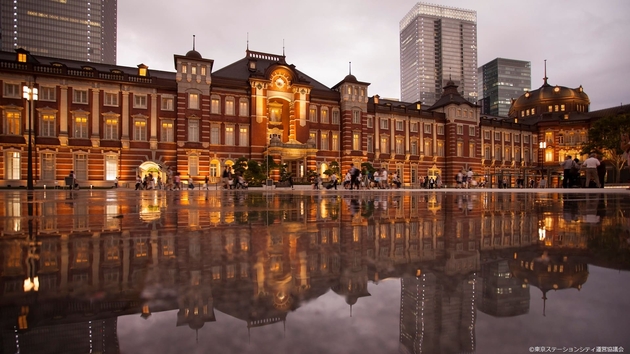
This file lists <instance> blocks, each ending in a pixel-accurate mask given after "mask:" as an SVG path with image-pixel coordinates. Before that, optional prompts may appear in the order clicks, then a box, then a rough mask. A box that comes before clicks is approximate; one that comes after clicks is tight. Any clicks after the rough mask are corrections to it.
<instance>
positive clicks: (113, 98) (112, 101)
mask: <svg viewBox="0 0 630 354" xmlns="http://www.w3.org/2000/svg"><path fill="white" fill-rule="evenodd" d="M103 105H105V106H112V107H118V93H117V92H105V99H104V101H103Z"/></svg>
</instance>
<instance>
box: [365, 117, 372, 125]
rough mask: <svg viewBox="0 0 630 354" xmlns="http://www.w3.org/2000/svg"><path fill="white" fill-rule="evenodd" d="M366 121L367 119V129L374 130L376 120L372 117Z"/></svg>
mask: <svg viewBox="0 0 630 354" xmlns="http://www.w3.org/2000/svg"><path fill="white" fill-rule="evenodd" d="M366 119H367V122H366V125H367V127H368V128H372V127H374V118H372V117H367V118H366Z"/></svg>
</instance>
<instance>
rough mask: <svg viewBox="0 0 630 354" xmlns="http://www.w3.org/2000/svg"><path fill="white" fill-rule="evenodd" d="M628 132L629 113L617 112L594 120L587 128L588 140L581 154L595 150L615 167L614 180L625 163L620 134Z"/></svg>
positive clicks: (629, 124)
mask: <svg viewBox="0 0 630 354" xmlns="http://www.w3.org/2000/svg"><path fill="white" fill-rule="evenodd" d="M628 133H630V115H629V114H619V115H614V116H607V117H604V118H601V119H598V120H596V121H595V122H594V123H593V125H592V126H591V128H590V129H589V130H588V141H587V142H586V143H584V144H583V145H582V151H581V153H582V154H590V153H592V152H596V153H598V154H601V155H602V156H603V159H604V160H607V161H608V162H610V164H611V165H613V166H614V167H615V181H619V173H620V171H621V169H622V168H623V167H624V164H625V163H626V161H627V160H626V159H624V157H623V153H624V151H623V150H622V149H621V136H622V134H628Z"/></svg>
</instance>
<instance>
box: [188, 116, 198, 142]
mask: <svg viewBox="0 0 630 354" xmlns="http://www.w3.org/2000/svg"><path fill="white" fill-rule="evenodd" d="M200 123H201V122H200V121H199V119H195V118H192V119H191V118H189V119H188V141H190V142H193V143H198V142H199V125H200Z"/></svg>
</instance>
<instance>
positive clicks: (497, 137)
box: [494, 132, 501, 141]
mask: <svg viewBox="0 0 630 354" xmlns="http://www.w3.org/2000/svg"><path fill="white" fill-rule="evenodd" d="M494 140H496V141H501V133H499V132H496V133H494Z"/></svg>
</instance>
